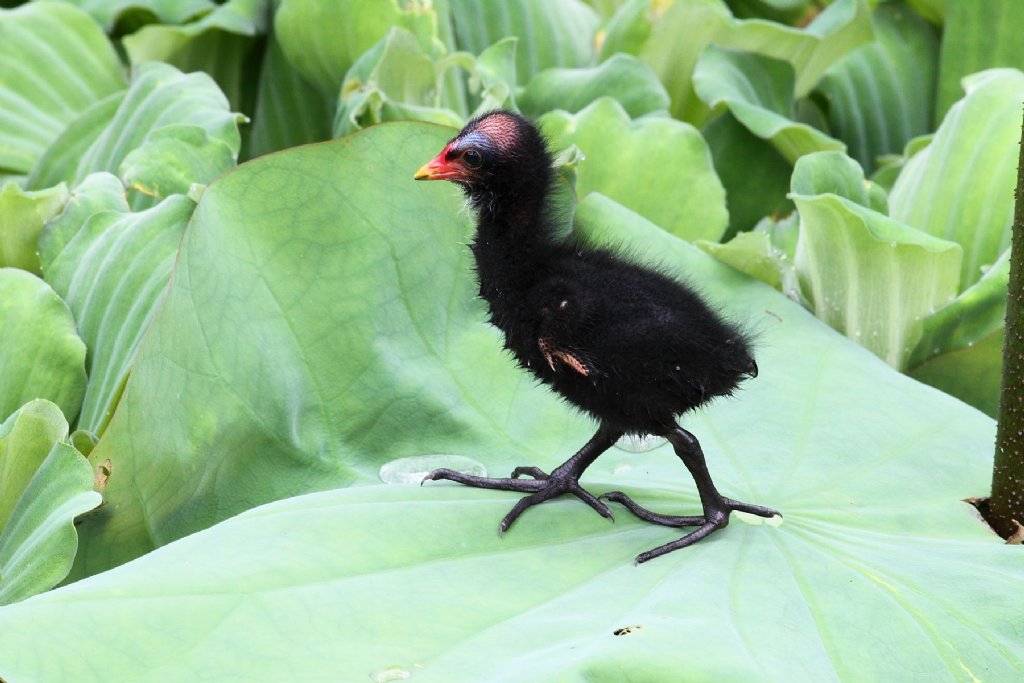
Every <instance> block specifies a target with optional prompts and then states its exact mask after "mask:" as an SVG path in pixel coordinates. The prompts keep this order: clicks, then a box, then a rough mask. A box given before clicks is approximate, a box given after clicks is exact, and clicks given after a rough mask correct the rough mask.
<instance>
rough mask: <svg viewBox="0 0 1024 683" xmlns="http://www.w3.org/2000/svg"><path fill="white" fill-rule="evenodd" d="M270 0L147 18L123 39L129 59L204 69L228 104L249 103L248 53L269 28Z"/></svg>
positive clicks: (232, 0)
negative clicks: (188, 15) (159, 20)
mask: <svg viewBox="0 0 1024 683" xmlns="http://www.w3.org/2000/svg"><path fill="white" fill-rule="evenodd" d="M269 14H270V0H229V1H228V2H226V3H224V4H223V5H215V6H213V9H212V10H211V11H209V12H208V13H206V14H204V15H203V16H202V17H201V18H200V19H198V20H197V21H193V22H190V23H186V24H181V25H175V24H173V23H170V24H148V25H146V26H143V27H142V28H141V29H139V30H138V31H136V32H135V33H133V34H131V35H129V36H125V37H124V39H123V40H122V42H123V44H124V48H125V52H127V53H128V58H129V60H130V61H131V63H132V64H141V63H143V62H150V61H153V62H166V63H168V64H171V65H173V66H175V67H176V68H178V69H179V70H181V71H183V72H185V73H190V72H193V71H205V72H206V73H208V74H209V75H210V76H212V77H213V79H214V80H215V81H216V82H217V84H218V85H219V86H220V88H221V90H222V91H223V92H224V94H225V95H226V96H227V98H228V101H229V102H230V103H231V108H232V109H234V110H236V111H238V110H243V109H244V110H245V111H247V112H248V111H251V109H250V108H248V106H247V105H248V103H249V100H251V99H252V97H253V95H254V92H255V87H256V78H257V77H256V71H255V70H254V69H253V68H252V64H250V63H249V61H248V58H249V55H250V53H251V51H252V49H253V44H254V42H255V39H256V38H257V37H259V36H262V35H264V34H266V32H267V19H268V17H269Z"/></svg>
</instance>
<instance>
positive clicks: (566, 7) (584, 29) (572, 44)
mask: <svg viewBox="0 0 1024 683" xmlns="http://www.w3.org/2000/svg"><path fill="white" fill-rule="evenodd" d="M448 5H449V7H450V13H451V22H452V25H453V27H454V33H455V43H456V45H458V47H459V49H460V50H466V51H468V52H471V53H473V54H479V53H480V52H482V51H483V50H484V49H486V48H487V47H488V46H490V45H493V44H494V43H496V42H498V41H499V40H501V39H502V38H505V37H507V36H516V37H518V38H519V44H518V47H517V49H516V75H517V77H518V78H519V83H520V84H525V83H528V82H529V81H530V80H531V79H532V78H533V77H534V76H535V75H536V74H538V73H539V72H541V71H544V70H545V69H550V68H553V67H582V66H590V65H591V62H592V61H593V57H594V43H593V38H594V33H595V32H596V30H597V25H598V16H597V14H596V13H595V12H594V11H593V10H592V9H591V8H590V7H588V6H587V5H585V4H584V3H582V2H580V0H506V1H505V2H502V3H500V4H495V3H482V2H477V0H448Z"/></svg>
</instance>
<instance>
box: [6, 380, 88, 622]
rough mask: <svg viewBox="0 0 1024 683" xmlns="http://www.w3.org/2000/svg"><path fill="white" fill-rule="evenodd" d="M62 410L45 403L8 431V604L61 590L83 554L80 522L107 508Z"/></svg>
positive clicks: (14, 418)
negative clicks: (90, 513)
mask: <svg viewBox="0 0 1024 683" xmlns="http://www.w3.org/2000/svg"><path fill="white" fill-rule="evenodd" d="M67 438H68V423H67V420H65V419H64V416H63V415H62V414H61V411H60V408H58V407H57V406H56V405H54V404H53V403H50V402H49V401H46V400H42V399H37V400H34V401H30V402H29V403H27V404H25V405H24V406H23V407H22V408H21V409H19V410H18V412H16V413H15V414H13V415H11V416H10V417H9V418H7V419H6V420H5V421H4V423H3V424H2V425H0V605H6V604H10V603H12V602H17V601H19V600H24V599H25V598H27V597H29V596H31V595H35V594H36V593H40V592H42V591H45V590H48V589H50V588H53V586H55V585H57V583H59V582H60V581H61V579H63V578H64V577H65V576H67V574H68V571H69V570H70V569H71V563H72V560H73V559H74V556H75V551H76V550H77V548H78V534H77V533H76V531H75V527H74V525H73V524H72V522H73V520H74V518H75V517H76V516H77V515H80V514H82V513H84V512H88V511H89V510H92V509H93V508H95V507H96V506H97V505H99V504H100V500H101V499H100V495H99V494H98V493H96V492H95V491H93V490H92V468H91V467H90V466H89V463H88V462H87V461H86V459H85V458H84V457H82V454H81V453H79V452H78V451H76V450H75V449H74V448H73V447H72V446H71V445H70V444H68V443H67Z"/></svg>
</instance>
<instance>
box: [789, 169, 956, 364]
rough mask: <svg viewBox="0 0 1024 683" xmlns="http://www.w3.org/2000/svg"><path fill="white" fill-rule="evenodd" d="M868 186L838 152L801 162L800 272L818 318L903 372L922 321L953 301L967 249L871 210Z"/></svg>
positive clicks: (797, 178)
mask: <svg viewBox="0 0 1024 683" xmlns="http://www.w3.org/2000/svg"><path fill="white" fill-rule="evenodd" d="M871 189H872V187H871V186H869V185H867V184H866V183H865V181H864V175H863V171H861V169H860V167H859V166H858V165H857V164H856V162H854V161H852V160H851V159H849V158H848V157H845V156H843V155H841V154H836V153H827V152H824V153H821V154H814V155H810V156H807V157H804V158H803V159H801V160H800V161H799V162H797V166H796V169H795V170H794V173H793V194H792V195H791V196H792V198H793V201H794V202H795V203H796V206H797V210H798V211H799V212H800V236H799V239H798V242H797V248H796V255H795V263H796V269H797V274H798V275H799V277H800V282H801V289H802V291H803V293H804V295H805V296H806V297H807V298H808V300H809V301H810V304H811V307H812V310H813V311H814V313H815V315H817V316H818V317H819V318H820V319H822V320H824V321H825V322H827V323H828V324H829V325H831V326H832V327H834V328H835V329H837V330H839V331H840V332H842V333H843V334H846V335H847V336H848V337H850V338H851V339H855V340H857V341H858V342H860V343H861V344H863V345H864V346H865V347H866V348H868V349H870V350H871V351H873V352H874V353H876V354H877V355H878V356H879V357H880V358H882V359H884V360H885V361H886V362H887V363H889V364H890V365H892V366H893V367H895V368H898V369H903V368H905V367H906V363H907V361H908V359H909V357H910V353H911V351H912V350H913V348H914V347H915V346H916V345H917V342H918V340H919V339H920V335H921V320H922V318H923V317H925V316H926V315H929V314H930V313H932V312H934V311H935V310H936V309H937V308H939V307H941V306H943V305H945V304H946V303H948V302H949V301H951V300H952V299H953V298H954V297H955V296H956V292H957V284H958V281H959V271H960V262H961V259H962V257H963V250H962V249H961V248H960V245H958V244H956V243H955V242H949V241H946V240H942V239H938V238H936V237H933V236H931V235H928V234H927V233H923V232H921V231H919V230H915V229H914V228H911V227H910V226H908V225H905V224H902V223H900V222H898V221H896V220H893V219H891V218H889V217H887V216H886V215H885V214H883V213H880V212H879V211H877V210H875V209H872V208H869V206H877V201H878V199H879V198H878V196H877V194H876V195H875V197H874V198H873V197H872V195H873V193H872V192H871ZM864 203H866V204H868V206H865V205H864Z"/></svg>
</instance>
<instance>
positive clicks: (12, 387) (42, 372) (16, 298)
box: [0, 268, 85, 419]
mask: <svg viewBox="0 0 1024 683" xmlns="http://www.w3.org/2000/svg"><path fill="white" fill-rule="evenodd" d="M0 377H2V378H3V383H2V384H0V416H2V417H3V418H4V419H6V418H7V416H8V415H10V414H11V413H13V412H14V411H15V410H17V409H18V408H20V407H21V406H22V405H24V404H25V403H27V402H29V401H31V400H32V399H34V398H45V399H47V400H49V401H52V402H53V403H56V404H57V406H58V407H59V408H60V409H61V411H62V412H63V413H64V415H66V416H67V417H70V418H73V417H74V416H75V415H77V414H78V409H79V408H80V407H81V405H82V395H83V393H84V392H85V344H83V343H82V340H81V339H80V338H79V336H78V333H77V331H76V330H75V321H74V319H72V317H71V312H70V311H69V310H68V307H67V304H65V303H64V302H63V301H62V300H61V298H60V297H59V296H57V294H56V293H55V292H54V291H53V290H52V289H50V286H49V285H47V284H46V283H45V282H43V281H42V280H40V279H39V278H37V277H36V276H35V275H32V274H31V273H28V272H25V271H24V270H19V269H17V268H0Z"/></svg>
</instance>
